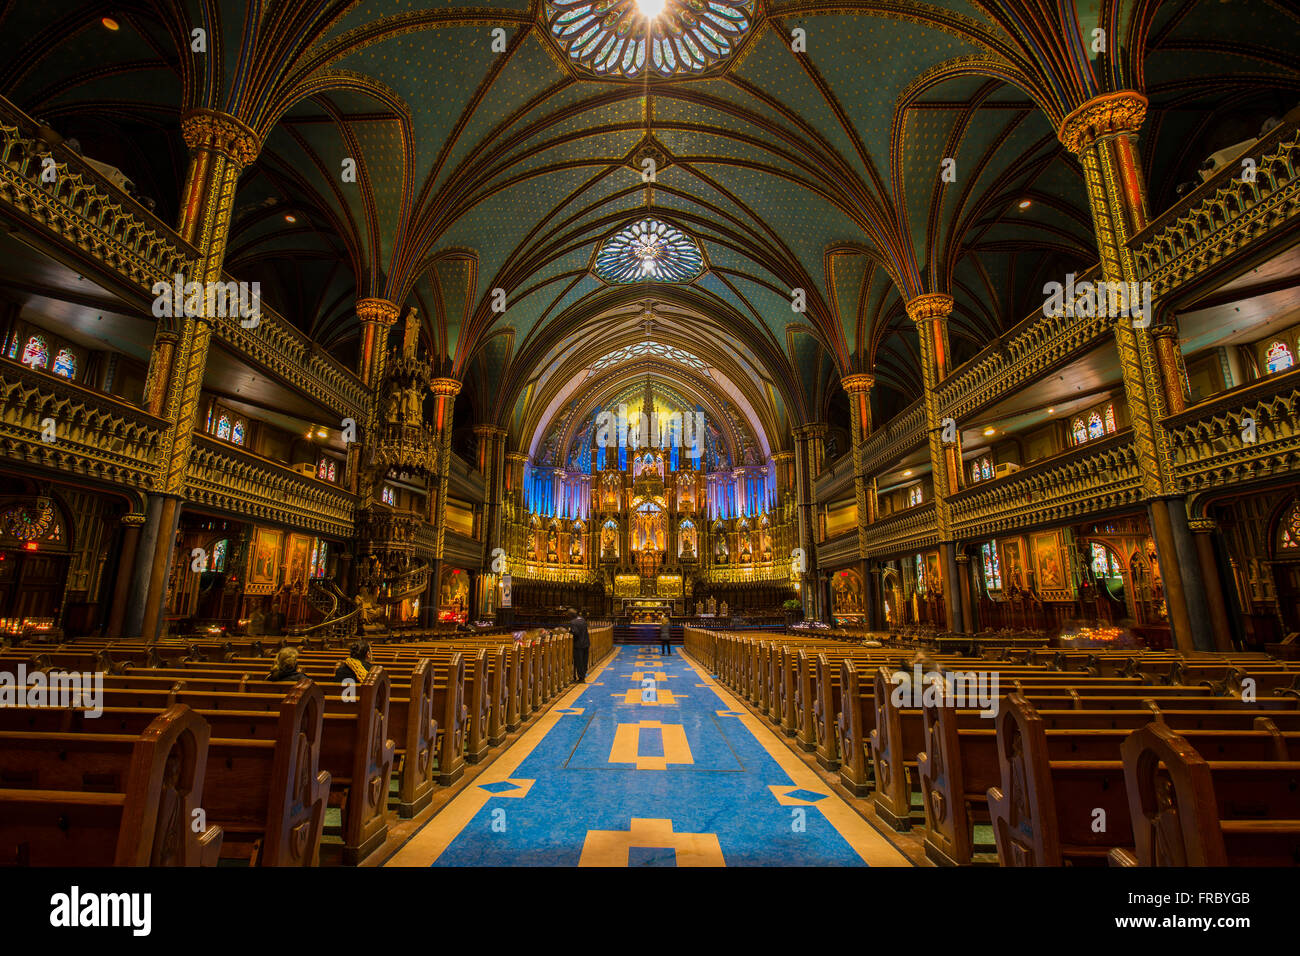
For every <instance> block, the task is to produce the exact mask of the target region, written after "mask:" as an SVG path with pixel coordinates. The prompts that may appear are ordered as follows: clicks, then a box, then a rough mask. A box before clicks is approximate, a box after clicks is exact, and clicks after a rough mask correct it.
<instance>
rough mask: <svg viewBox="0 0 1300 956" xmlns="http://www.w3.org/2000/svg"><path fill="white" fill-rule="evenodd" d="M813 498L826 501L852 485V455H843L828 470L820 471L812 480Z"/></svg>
mask: <svg viewBox="0 0 1300 956" xmlns="http://www.w3.org/2000/svg"><path fill="white" fill-rule="evenodd" d="M814 482H815V488H816V491H815V496H816V499H817V500H818V501H826V500H828V499H829V498H830V497H831V496H832V495H834V494H835V493H836V492H838V491H840V490H841V489H842V488H843V487H845V486H846V485H852V483H853V455H852V454H848V455H843V456H841V457H840V458H839V460H838V461H836V462H834V463H833V464H832V465H831V466H830V467H829V468H825V469H823V470H822V472H821V473H820V474H818V475H817V477H816V478H815V479H814Z"/></svg>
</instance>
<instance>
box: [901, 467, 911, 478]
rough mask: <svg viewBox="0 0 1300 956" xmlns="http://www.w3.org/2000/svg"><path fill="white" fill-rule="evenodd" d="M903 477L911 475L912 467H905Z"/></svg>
mask: <svg viewBox="0 0 1300 956" xmlns="http://www.w3.org/2000/svg"><path fill="white" fill-rule="evenodd" d="M903 477H904V478H911V477H912V469H911V468H909V469H907V471H905V472H903Z"/></svg>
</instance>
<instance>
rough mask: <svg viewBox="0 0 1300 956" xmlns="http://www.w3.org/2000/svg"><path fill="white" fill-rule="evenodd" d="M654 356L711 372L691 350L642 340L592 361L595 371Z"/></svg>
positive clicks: (701, 371)
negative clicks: (687, 350)
mask: <svg viewBox="0 0 1300 956" xmlns="http://www.w3.org/2000/svg"><path fill="white" fill-rule="evenodd" d="M652 356H655V357H658V358H663V359H667V360H668V361H670V362H676V363H677V364H678V365H684V366H686V367H687V368H692V369H695V370H696V371H697V372H699V373H700V374H702V375H708V374H709V367H708V365H707V364H706V363H705V362H704V360H703V359H699V358H696V357H695V356H694V355H692V354H691V353H690V352H686V351H683V350H682V349H679V348H675V347H674V346H671V345H664V344H663V343H662V342H648V341H647V342H640V343H638V344H636V345H625V346H623V347H622V348H621V349H615V350H614V351H613V352H610V353H609V354H608V355H605V356H603V357H602V358H599V359H597V360H596V361H594V362H592V363H591V369H592V371H593V372H596V371H599V370H601V369H606V368H613V367H614V366H616V365H622V364H623V363H624V362H631V361H636V360H641V359H646V358H650V357H652Z"/></svg>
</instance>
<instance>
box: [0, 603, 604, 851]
mask: <svg viewBox="0 0 1300 956" xmlns="http://www.w3.org/2000/svg"><path fill="white" fill-rule="evenodd" d="M612 640H613V639H612V632H611V631H610V629H609V628H604V629H599V628H597V629H592V632H591V641H592V648H591V660H592V661H593V662H595V661H599V660H600V659H602V658H603V657H604V656H606V655H608V654H609V653H610V652H611V651H612ZM177 650H178V648H176V647H170V648H165V647H164V648H160V647H159V645H146V644H144V643H143V642H140V641H134V642H132V641H104V642H94V641H88V640H82V641H78V642H77V643H76V644H75V645H70V646H59V647H55V648H50V647H39V648H36V647H26V646H18V647H6V648H0V696H3V695H4V694H5V693H6V690H7V692H8V693H9V695H10V697H11V698H12V699H11V700H5V701H3V702H4V704H5V706H0V864H18V865H72V866H93V865H155V866H169V865H178V866H181V865H184V866H189V865H216V864H218V863H239V862H246V863H248V864H250V865H260V866H310V865H317V864H318V863H319V862H320V861H321V859H322V849H323V848H325V847H329V850H328V851H327V853H326V856H327V857H328V858H329V859H331V860H333V859H335V858H337V859H338V860H340V861H341V862H343V863H344V864H348V865H355V864H359V863H361V862H362V861H364V860H365V859H367V858H368V857H369V856H371V854H373V853H375V852H376V851H377V850H378V849H380V848H381V847H382V846H383V845H384V842H385V840H386V838H387V836H388V832H389V828H390V825H391V821H392V820H393V817H394V815H396V816H397V817H400V818H410V817H413V816H415V814H417V813H418V812H420V811H421V810H422V809H424V808H425V807H427V806H428V805H429V804H430V803H431V802H432V800H433V798H434V794H435V790H436V788H437V787H439V786H450V785H452V784H454V783H456V782H457V781H458V780H459V779H460V778H461V777H462V776H463V774H464V773H465V769H466V766H467V764H473V763H476V762H479V761H481V760H483V759H484V758H485V757H487V756H488V754H489V751H490V749H491V748H492V747H494V746H499V745H501V744H504V743H505V741H506V738H507V735H508V734H510V733H512V732H514V731H517V730H518V729H520V728H521V727H522V726H523V725H524V724H525V723H526V722H527V721H529V720H530V719H531V718H532V717H533V716H534V715H536V714H537V713H539V712H540V711H541V710H542V709H543V708H545V707H546V706H548V705H549V704H550V703H551V702H552V701H554V700H555V699H556V698H557V697H558V696H559V695H560V694H562V693H563V692H564V691H565V689H567V688H568V687H569V686H570V685H571V684H572V683H573V680H574V677H575V675H574V671H573V650H572V636H571V635H570V634H569V633H568V632H567V631H555V632H546V631H541V630H534V631H529V632H519V634H518V636H517V637H516V636H514V635H508V634H507V635H492V636H481V637H479V636H476V637H462V636H457V637H451V638H448V639H440V640H429V641H421V642H412V643H408V644H385V645H379V646H374V647H372V651H371V656H370V663H371V667H370V669H369V671H368V672H367V674H366V676H365V678H364V679H363V680H360V681H350V682H339V681H336V680H335V672H336V669H337V668H338V665H339V663H340V661H341V660H342V659H343V658H344V657H345V656H346V652H345V651H340V650H326V649H317V650H313V649H308V648H303V649H301V650H300V651H299V660H298V668H299V670H300V671H301V672H302V673H303V674H304V675H305V679H302V680H300V681H298V682H297V683H286V682H273V681H270V680H268V679H267V678H268V676H269V672H270V671H271V669H272V666H273V664H274V658H275V651H276V648H274V647H256V648H254V647H252V646H250V645H240V644H237V645H235V646H234V647H233V649H227V648H222V649H221V651H220V653H219V654H212V655H195V654H194V653H193V652H192V649H191V650H187V651H186V653H184V654H176V653H172V652H173V651H177ZM254 650H256V651H257V652H258V653H256V654H255V653H253V651H254ZM196 657H199V658H203V657H212V658H214V659H195V658H196ZM19 677H22V678H23V680H22V681H21V682H19V680H18V679H19ZM78 682H80V683H79V685H78ZM74 685H77V686H81V687H83V688H84V692H83V693H82V695H81V697H80V699H66V698H67V694H66V693H65V694H64V695H63V697H60V698H58V699H55V698H54V697H52V696H51V695H50V694H49V693H46V691H48V690H49V689H50V688H51V687H61V688H63V689H64V690H65V691H67V690H68V689H69V688H70V687H72V686H74ZM42 693H44V696H43V697H42V696H41V694H42ZM331 808H334V809H336V810H337V811H338V814H337V823H336V824H334V823H328V822H327V818H328V817H329V816H331V815H328V814H327V811H328V810H330V809H331Z"/></svg>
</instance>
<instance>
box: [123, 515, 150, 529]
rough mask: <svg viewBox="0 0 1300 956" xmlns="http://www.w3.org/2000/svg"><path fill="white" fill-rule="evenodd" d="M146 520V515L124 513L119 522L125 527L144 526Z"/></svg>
mask: <svg viewBox="0 0 1300 956" xmlns="http://www.w3.org/2000/svg"><path fill="white" fill-rule="evenodd" d="M144 522H145V516H144V515H134V514H132V515H122V518H121V520H120V521H119V522H118V523H119V524H121V525H122V526H123V527H125V528H143V527H144Z"/></svg>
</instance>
